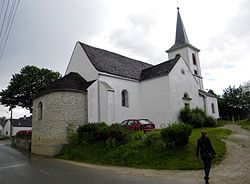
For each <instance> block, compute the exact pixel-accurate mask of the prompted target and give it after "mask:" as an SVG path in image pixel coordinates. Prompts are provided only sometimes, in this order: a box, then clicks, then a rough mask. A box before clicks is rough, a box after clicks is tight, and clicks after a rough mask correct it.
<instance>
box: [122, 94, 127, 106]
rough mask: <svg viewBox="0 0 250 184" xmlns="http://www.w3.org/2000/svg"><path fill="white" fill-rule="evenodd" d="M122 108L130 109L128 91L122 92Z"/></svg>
mask: <svg viewBox="0 0 250 184" xmlns="http://www.w3.org/2000/svg"><path fill="white" fill-rule="evenodd" d="M122 106H123V107H128V91H127V90H122Z"/></svg>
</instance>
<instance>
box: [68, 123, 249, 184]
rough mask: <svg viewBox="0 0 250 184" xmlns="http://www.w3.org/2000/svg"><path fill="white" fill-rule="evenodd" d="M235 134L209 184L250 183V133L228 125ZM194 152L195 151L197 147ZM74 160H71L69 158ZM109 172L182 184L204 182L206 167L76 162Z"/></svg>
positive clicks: (215, 168)
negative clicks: (175, 168)
mask: <svg viewBox="0 0 250 184" xmlns="http://www.w3.org/2000/svg"><path fill="white" fill-rule="evenodd" d="M225 128H228V129H231V130H232V134H231V135H230V136H229V138H228V139H227V140H225V142H226V147H227V153H226V158H225V159H224V160H223V161H222V162H221V163H220V164H219V165H216V166H214V167H213V168H212V170H211V173H210V181H209V183H210V184H250V132H249V131H247V130H244V129H242V128H240V127H239V126H237V125H234V124H228V125H225ZM194 151H195V150H194ZM66 162H71V161H66ZM73 163H74V164H77V165H83V166H85V167H89V168H93V169H99V170H100V169H101V170H104V171H106V172H115V173H117V174H124V175H136V176H144V177H157V178H159V177H160V178H161V179H169V178H172V179H173V178H174V179H175V180H176V181H179V183H180V184H202V183H204V182H203V181H204V179H203V177H204V174H203V170H198V171H157V170H149V169H133V168H126V167H125V168H124V167H109V166H96V165H91V164H85V163H75V162H73Z"/></svg>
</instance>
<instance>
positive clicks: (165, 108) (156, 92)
mask: <svg viewBox="0 0 250 184" xmlns="http://www.w3.org/2000/svg"><path fill="white" fill-rule="evenodd" d="M140 87H141V89H140V91H141V99H140V101H141V112H142V117H141V118H148V119H150V120H151V121H152V122H154V123H155V125H156V127H157V128H160V127H163V126H166V125H167V124H168V123H169V122H170V121H171V119H170V109H171V104H170V93H169V79H168V76H164V77H159V78H154V79H150V80H145V81H142V82H141V84H140Z"/></svg>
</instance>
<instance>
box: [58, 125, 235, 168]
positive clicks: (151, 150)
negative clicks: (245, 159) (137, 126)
mask: <svg viewBox="0 0 250 184" xmlns="http://www.w3.org/2000/svg"><path fill="white" fill-rule="evenodd" d="M203 129H205V130H206V131H207V132H208V136H209V137H210V139H211V142H212V145H213V147H214V149H215V151H216V153H217V158H216V159H214V160H213V164H215V163H217V164H218V163H220V161H221V160H223V158H224V154H225V151H226V148H225V143H224V142H223V141H222V139H225V138H227V137H228V135H230V133H231V131H230V130H228V129H223V128H203ZM200 133H201V129H193V131H192V134H191V136H190V138H189V142H188V144H187V145H186V146H184V147H179V148H176V149H175V150H173V149H169V147H167V146H165V145H164V143H163V142H162V141H161V140H158V139H156V140H155V141H154V142H153V143H151V144H149V143H146V144H145V141H143V139H138V140H133V141H129V142H128V143H127V144H124V145H116V146H115V147H111V148H110V147H107V144H106V143H105V142H97V143H94V144H84V145H66V146H65V147H64V149H63V151H62V155H60V158H63V159H70V160H77V161H82V162H87V163H93V164H102V165H117V166H129V167H136V168H150V169H170V170H176V169H181V170H196V169H202V168H203V165H202V162H201V160H200V159H197V158H196V145H197V139H198V138H199V137H200ZM159 134H160V132H159Z"/></svg>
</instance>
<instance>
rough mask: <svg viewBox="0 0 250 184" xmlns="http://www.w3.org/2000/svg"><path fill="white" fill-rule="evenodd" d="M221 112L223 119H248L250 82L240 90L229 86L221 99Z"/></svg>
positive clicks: (249, 111)
mask: <svg viewBox="0 0 250 184" xmlns="http://www.w3.org/2000/svg"><path fill="white" fill-rule="evenodd" d="M218 102H219V111H220V115H222V116H223V117H225V116H227V117H230V116H234V117H236V118H237V119H242V118H246V117H247V116H248V115H249V113H250V91H249V82H248V83H245V85H240V86H239V87H238V88H236V87H235V86H233V87H231V86H229V87H228V88H226V89H225V90H224V91H223V94H222V96H221V97H220V98H219V101H218Z"/></svg>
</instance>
